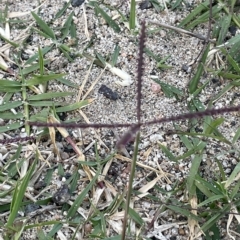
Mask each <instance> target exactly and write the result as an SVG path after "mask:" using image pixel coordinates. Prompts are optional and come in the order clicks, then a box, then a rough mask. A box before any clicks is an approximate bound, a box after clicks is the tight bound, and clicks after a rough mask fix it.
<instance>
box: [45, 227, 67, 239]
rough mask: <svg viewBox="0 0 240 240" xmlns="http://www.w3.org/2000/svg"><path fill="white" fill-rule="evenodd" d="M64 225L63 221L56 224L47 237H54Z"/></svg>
mask: <svg viewBox="0 0 240 240" xmlns="http://www.w3.org/2000/svg"><path fill="white" fill-rule="evenodd" d="M62 226H63V224H62V223H57V224H54V226H53V227H52V229H51V231H50V232H49V233H48V234H47V238H50V237H53V236H54V235H55V234H56V233H57V232H58V231H59V230H60V229H61V228H62Z"/></svg>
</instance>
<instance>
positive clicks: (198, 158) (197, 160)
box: [187, 154, 202, 198]
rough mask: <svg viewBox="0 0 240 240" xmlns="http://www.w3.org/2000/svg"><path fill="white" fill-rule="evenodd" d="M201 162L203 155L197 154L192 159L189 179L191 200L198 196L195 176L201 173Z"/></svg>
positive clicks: (188, 187) (188, 186)
mask: <svg viewBox="0 0 240 240" xmlns="http://www.w3.org/2000/svg"><path fill="white" fill-rule="evenodd" d="M201 161H202V154H197V155H195V156H194V158H193V159H192V165H191V168H190V170H189V174H188V177H187V189H188V192H189V196H190V198H192V196H194V195H195V194H196V186H195V176H196V174H197V172H198V171H199V166H200V164H201Z"/></svg>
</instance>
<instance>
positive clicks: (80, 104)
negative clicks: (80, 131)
mask: <svg viewBox="0 0 240 240" xmlns="http://www.w3.org/2000/svg"><path fill="white" fill-rule="evenodd" d="M92 101H93V99H87V100H83V101H80V102H77V103H73V104H70V105H67V106H64V107H58V108H56V112H68V111H73V110H76V109H80V108H82V107H85V106H87V105H88V104H90V103H91V102H92Z"/></svg>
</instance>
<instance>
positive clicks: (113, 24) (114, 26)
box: [94, 3, 121, 33]
mask: <svg viewBox="0 0 240 240" xmlns="http://www.w3.org/2000/svg"><path fill="white" fill-rule="evenodd" d="M94 8H95V9H96V11H97V12H98V13H100V14H101V15H102V17H103V18H104V20H105V21H106V22H107V23H108V25H109V26H110V27H111V28H112V29H113V30H114V31H115V32H117V33H119V32H120V31H121V29H120V27H119V26H118V24H117V23H116V22H115V21H114V20H113V19H112V18H111V17H110V16H109V15H108V14H107V13H106V12H105V11H104V10H103V9H102V8H100V7H99V6H98V5H97V3H94Z"/></svg>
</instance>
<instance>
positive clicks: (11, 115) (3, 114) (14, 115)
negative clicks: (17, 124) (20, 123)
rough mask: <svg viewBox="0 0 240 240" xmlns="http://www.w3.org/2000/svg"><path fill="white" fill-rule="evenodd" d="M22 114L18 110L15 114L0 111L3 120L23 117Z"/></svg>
mask: <svg viewBox="0 0 240 240" xmlns="http://www.w3.org/2000/svg"><path fill="white" fill-rule="evenodd" d="M23 117H24V116H23V114H22V113H20V112H18V113H17V114H14V113H12V112H1V118H2V119H5V120H9V119H11V120H13V119H20V118H23Z"/></svg>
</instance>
